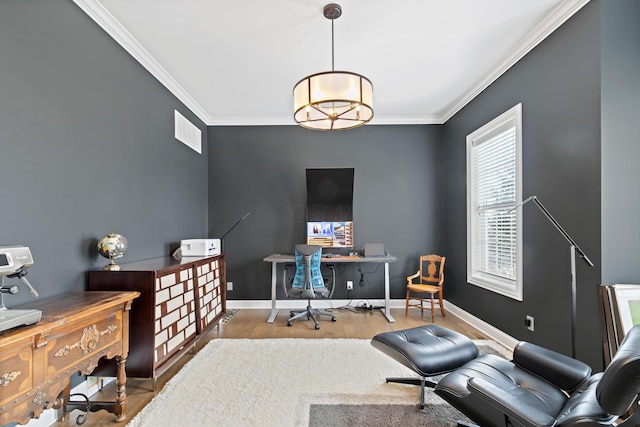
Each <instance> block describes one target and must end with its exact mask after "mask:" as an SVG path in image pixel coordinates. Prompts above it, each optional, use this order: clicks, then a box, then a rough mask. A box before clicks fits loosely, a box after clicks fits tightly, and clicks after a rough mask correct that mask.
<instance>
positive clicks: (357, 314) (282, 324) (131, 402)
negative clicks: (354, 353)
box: [54, 307, 487, 427]
mask: <svg viewBox="0 0 640 427" xmlns="http://www.w3.org/2000/svg"><path fill="white" fill-rule="evenodd" d="M334 312H335V314H336V317H337V318H338V320H337V321H336V322H331V321H330V320H328V319H327V320H324V319H322V320H321V321H320V329H319V330H316V329H314V324H313V322H312V321H304V320H301V321H295V322H294V324H293V325H292V326H291V327H288V326H287V316H288V312H287V311H285V310H281V311H280V313H279V315H278V317H277V318H276V320H275V322H274V323H272V324H269V323H267V318H268V317H269V313H270V310H257V309H251V310H249V309H246V310H238V311H237V313H236V314H235V315H234V316H233V317H232V318H231V320H230V321H228V322H227V323H225V324H220V325H218V326H217V327H214V328H213V329H212V330H211V331H210V332H209V333H208V334H206V335H204V336H203V337H202V338H201V339H200V340H199V342H197V343H196V345H195V347H194V349H193V351H192V352H190V353H188V354H186V355H185V356H183V357H182V358H181V359H180V360H179V361H177V362H176V363H175V364H174V365H173V366H172V367H171V368H170V369H168V370H167V371H166V372H165V373H164V374H163V375H162V376H160V378H158V379H157V381H156V391H155V392H154V391H153V380H150V379H138V378H129V379H128V380H127V401H128V410H127V419H128V420H130V419H132V418H133V417H134V416H135V415H136V414H137V413H138V412H139V411H140V410H141V409H142V408H143V407H144V406H145V405H146V404H147V403H149V402H150V401H151V399H152V398H153V397H154V395H155V394H156V393H158V392H159V391H160V390H162V387H164V385H165V384H166V382H167V381H168V380H169V379H170V378H171V377H172V376H173V375H175V374H176V373H177V372H178V371H179V370H180V368H181V367H182V366H184V364H185V363H186V362H188V361H189V360H191V358H192V357H193V355H194V354H195V353H196V352H197V351H198V350H200V349H201V348H202V347H204V346H205V345H206V344H207V343H208V342H209V341H211V340H214V339H217V338H252V339H264V338H360V339H370V338H372V337H373V336H374V335H376V334H378V333H381V332H386V331H395V330H399V329H406V328H411V327H415V326H421V325H424V324H426V323H430V322H431V315H430V313H429V312H425V313H424V315H423V316H421V313H420V310H417V309H411V310H409V315H408V316H407V317H405V315H404V309H391V315H392V316H393V317H394V318H395V320H396V321H395V323H389V322H388V321H387V319H386V318H385V317H384V315H383V314H382V313H381V312H380V311H379V310H362V309H356V308H353V307H349V308H345V309H335V310H334ZM436 323H437V324H438V325H441V326H444V327H446V328H448V329H451V330H454V331H458V332H461V333H463V334H465V335H466V336H468V337H469V338H472V339H486V338H487V337H486V336H484V335H483V334H482V333H481V332H479V331H478V330H476V329H474V328H472V327H471V326H469V325H468V324H467V323H465V322H463V321H462V320H460V319H459V318H457V317H455V316H453V315H451V314H448V315H447V317H445V318H442V317H441V316H440V315H439V314H438V315H436ZM100 395H103V396H100ZM113 396H115V391H114V387H113V386H111V385H109V386H107V387H105V389H104V390H103V391H102V392H100V393H99V395H96V396H94V397H93V399H95V400H112V399H113ZM79 414H81V412H79V411H73V412H72V413H71V415H70V416H69V417H67V419H65V420H64V421H59V422H57V423H55V424H54V426H55V427H67V426H75V425H76V423H75V419H76V416H77V415H79ZM114 419H115V418H114V415H113V414H110V413H108V412H106V411H99V412H94V413H91V414H90V416H89V418H88V420H87V421H86V422H85V424H83V425H84V426H111V427H112V426H114V425H117V424H116V423H115V421H114ZM125 423H126V421H125V422H124V423H122V424H123V425H124V424H125Z"/></svg>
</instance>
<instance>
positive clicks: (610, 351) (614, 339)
mask: <svg viewBox="0 0 640 427" xmlns="http://www.w3.org/2000/svg"><path fill="white" fill-rule="evenodd" d="M599 296H600V302H601V304H602V320H603V323H604V326H603V328H602V343H603V348H604V359H605V360H604V362H605V366H606V365H608V364H609V362H610V361H611V359H612V358H613V356H614V355H615V353H616V351H617V350H618V346H619V345H620V343H621V342H622V339H623V338H624V336H625V335H626V333H627V332H628V331H629V329H631V328H632V327H633V326H634V325H637V324H640V284H611V285H601V286H600V295H599Z"/></svg>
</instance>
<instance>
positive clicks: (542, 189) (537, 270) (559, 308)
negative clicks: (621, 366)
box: [444, 1, 602, 367]
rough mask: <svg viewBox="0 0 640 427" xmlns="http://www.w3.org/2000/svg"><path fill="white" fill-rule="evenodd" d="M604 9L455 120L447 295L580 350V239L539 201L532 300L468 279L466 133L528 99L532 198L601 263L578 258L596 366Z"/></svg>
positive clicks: (533, 217) (556, 37)
mask: <svg viewBox="0 0 640 427" xmlns="http://www.w3.org/2000/svg"><path fill="white" fill-rule="evenodd" d="M599 11H600V10H599V2H597V1H596V2H592V3H590V4H588V5H587V6H586V7H585V8H584V9H582V10H581V11H580V12H578V13H577V14H576V15H575V16H573V17H572V18H571V19H570V20H569V21H568V22H567V23H565V24H564V25H563V26H562V27H561V28H559V29H558V30H557V31H555V32H554V33H553V34H551V35H550V36H549V37H548V38H547V39H546V40H545V41H544V42H542V43H541V44H540V45H539V46H537V47H536V48H535V49H534V50H533V51H532V52H530V53H529V54H528V55H527V56H526V57H525V58H523V59H522V60H521V61H520V62H519V63H518V64H516V66H514V67H513V68H512V69H511V70H509V71H508V72H507V73H506V74H505V75H503V76H502V77H501V78H499V79H498V80H497V81H496V82H495V83H494V84H493V85H491V86H490V87H489V88H487V89H486V90H485V91H484V92H483V93H482V94H481V95H480V96H478V97H477V98H476V99H474V100H473V101H472V102H471V103H470V104H468V105H467V106H466V107H465V108H464V109H463V110H462V111H460V112H459V113H458V114H457V115H456V116H455V117H454V118H452V119H451V120H449V121H448V122H447V123H446V125H445V135H444V141H445V155H444V156H445V166H446V169H447V174H446V178H445V195H446V196H445V200H446V205H445V212H448V213H452V214H450V215H448V216H447V221H446V225H445V233H446V236H447V238H446V242H447V249H446V252H447V254H448V255H449V258H448V261H450V262H449V265H448V274H449V275H448V278H447V279H448V283H449V286H448V291H449V292H448V294H447V299H449V300H451V301H452V302H454V303H455V304H456V305H458V306H460V307H462V308H463V309H465V310H467V311H469V312H470V313H472V314H474V315H476V316H478V317H480V318H481V319H483V320H484V321H486V322H488V323H490V324H492V325H493V326H495V327H497V328H499V329H500V330H502V331H504V332H506V333H507V334H509V335H511V336H513V337H516V338H518V339H524V340H528V341H531V342H535V343H537V344H540V345H543V346H546V347H550V348H553V349H555V350H557V351H561V352H563V353H565V354H569V355H570V354H571V316H570V307H571V299H570V295H571V293H570V289H571V286H570V284H571V282H570V280H571V277H570V246H569V243H567V241H566V240H565V239H564V238H563V236H562V235H561V234H560V233H559V232H558V231H557V230H556V229H555V228H554V227H553V225H552V224H551V223H550V222H549V221H548V220H547V218H546V217H545V216H544V214H543V213H542V212H541V211H540V210H539V209H538V208H537V206H536V205H535V204H533V203H530V204H527V205H525V206H523V208H522V209H523V221H524V235H523V238H524V266H523V268H524V274H523V275H524V300H523V301H522V302H518V301H514V300H512V299H509V298H506V297H503V296H500V295H497V294H494V293H492V292H489V291H486V290H484V289H480V288H478V287H475V286H473V285H470V284H467V283H466V218H465V206H466V200H465V195H466V188H465V180H466V171H465V137H466V135H467V134H469V133H470V132H472V131H474V130H475V129H477V128H478V127H480V126H481V125H482V124H484V123H486V122H488V121H489V120H491V119H493V118H494V117H496V116H498V115H499V114H501V113H502V112H504V111H506V110H507V109H509V108H510V107H512V106H513V105H515V104H517V103H519V102H522V105H523V197H524V198H526V197H528V196H530V195H536V196H538V198H539V200H540V201H541V202H542V203H543V204H544V205H545V206H546V207H547V208H548V210H549V211H550V212H551V214H552V215H553V216H554V217H555V218H556V219H557V221H558V222H559V223H560V224H561V225H562V226H563V228H564V229H565V230H566V231H567V232H568V233H569V235H570V236H571V237H573V239H574V240H575V241H576V243H577V244H578V245H579V246H580V247H581V248H582V249H583V250H584V251H585V253H586V254H587V256H588V257H589V258H590V259H591V260H592V261H593V262H594V264H595V267H588V266H587V265H586V264H585V263H584V262H582V260H580V258H578V259H577V262H576V267H577V275H576V276H577V288H578V291H577V301H578V303H577V305H578V308H577V319H578V327H577V346H576V347H577V348H576V354H577V356H578V358H580V359H582V360H584V361H585V362H587V363H589V364H591V365H592V366H594V367H599V366H600V365H601V363H602V344H601V341H600V331H601V329H600V317H599V312H598V299H597V286H598V285H599V284H600V270H601V262H600V259H601V255H600V242H601V232H600V32H599V28H600V13H599ZM527 314H529V315H532V316H534V318H535V332H530V331H528V330H527V329H526V327H525V325H524V319H525V316H526V315H527Z"/></svg>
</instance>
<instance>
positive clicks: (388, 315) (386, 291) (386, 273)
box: [382, 262, 396, 323]
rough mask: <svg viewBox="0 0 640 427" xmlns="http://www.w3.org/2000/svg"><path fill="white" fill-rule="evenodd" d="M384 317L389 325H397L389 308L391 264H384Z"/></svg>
mask: <svg viewBox="0 0 640 427" xmlns="http://www.w3.org/2000/svg"><path fill="white" fill-rule="evenodd" d="M382 311H383V313H384V317H386V318H387V320H388V321H389V323H395V321H396V319H394V318H393V317H392V316H391V311H390V308H389V263H388V262H385V263H384V308H383V309H382Z"/></svg>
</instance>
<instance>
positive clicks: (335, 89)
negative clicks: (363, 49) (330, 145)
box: [293, 71, 373, 130]
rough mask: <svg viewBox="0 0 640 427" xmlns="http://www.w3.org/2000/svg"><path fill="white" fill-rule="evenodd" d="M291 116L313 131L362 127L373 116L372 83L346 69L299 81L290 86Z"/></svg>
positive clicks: (319, 74)
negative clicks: (291, 95) (292, 108)
mask: <svg viewBox="0 0 640 427" xmlns="http://www.w3.org/2000/svg"><path fill="white" fill-rule="evenodd" d="M293 102H294V115H293V117H294V119H295V121H296V122H297V123H298V124H300V125H301V126H303V127H306V128H309V129H315V130H342V129H351V128H354V127H358V126H362V125H364V124H365V123H367V122H369V121H370V120H371V119H372V118H373V108H372V105H373V85H372V84H371V81H370V80H369V79H367V78H366V77H364V76H362V75H360V74H356V73H351V72H348V71H326V72H323V73H317V74H312V75H310V76H308V77H305V78H304V79H302V80H300V81H299V82H298V83H297V84H296V85H295V86H294V88H293Z"/></svg>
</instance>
